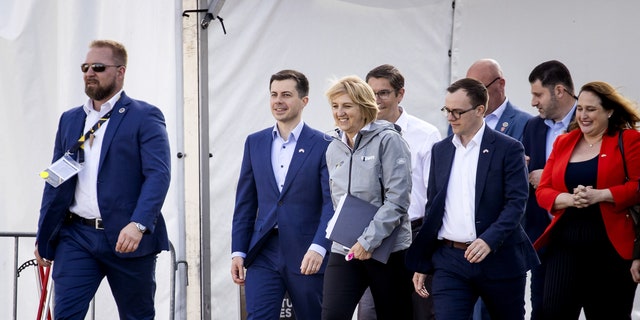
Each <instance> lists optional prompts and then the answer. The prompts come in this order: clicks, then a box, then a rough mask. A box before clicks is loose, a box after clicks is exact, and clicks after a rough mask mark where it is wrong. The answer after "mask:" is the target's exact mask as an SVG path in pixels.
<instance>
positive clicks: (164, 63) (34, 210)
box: [0, 0, 183, 319]
mask: <svg viewBox="0 0 640 320" xmlns="http://www.w3.org/2000/svg"><path fill="white" fill-rule="evenodd" d="M180 8H181V2H180V1H174V0H136V1H128V0H109V1H99V0H93V1H85V0H65V1H47V0H0V105H1V107H0V110H1V111H2V113H3V115H2V116H1V117H0V128H2V129H0V130H2V131H1V132H2V134H0V148H2V150H4V151H2V152H0V167H1V168H2V169H0V170H2V173H1V174H0V176H1V177H2V180H3V181H4V182H3V183H2V184H0V231H2V232H35V231H36V226H37V221H38V213H39V208H40V199H41V194H42V188H43V186H44V182H43V181H42V179H41V178H40V177H39V176H38V173H39V172H40V171H41V170H42V169H44V168H46V167H47V166H48V164H49V163H50V162H51V154H52V151H53V142H54V136H55V131H56V128H57V124H58V119H59V116H60V114H61V113H62V112H63V111H65V110H67V109H69V108H71V107H74V106H78V105H81V104H83V103H84V102H85V100H86V99H87V98H86V96H85V95H84V85H83V82H82V73H81V72H80V64H81V63H82V62H83V61H84V59H85V55H86V53H87V51H88V45H89V42H90V41H91V40H93V39H98V38H99V39H103V38H109V39H115V40H118V41H120V42H122V43H124V45H125V46H126V47H127V49H128V53H129V66H128V68H127V73H126V76H125V91H126V92H127V94H129V95H130V96H131V97H134V98H136V99H141V100H146V101H148V102H150V103H152V104H154V105H156V106H158V107H159V108H160V109H162V111H163V112H164V115H165V117H166V120H167V128H168V131H169V138H170V143H171V148H172V154H175V153H176V152H177V150H178V149H177V148H178V146H179V142H180V141H182V134H181V130H180V131H179V130H178V126H179V125H180V124H178V123H176V119H177V118H178V114H179V113H181V111H180V110H181V104H182V97H181V88H182V84H181V82H179V79H180V77H179V71H180V69H181V68H182V64H181V53H180V52H181V50H182V47H181V43H182V40H181V34H180V33H179V31H180V29H179V28H176V26H181V19H182V17H181V15H180V12H181V11H180ZM172 162H173V164H172V166H173V168H172V171H173V183H172V186H171V190H170V193H169V196H168V198H167V202H166V203H165V206H164V216H165V218H166V220H167V225H168V226H169V233H170V239H171V241H172V242H173V244H174V245H175V246H176V247H179V245H180V244H181V241H180V240H181V238H183V237H181V236H180V235H179V230H181V228H180V227H179V215H178V212H179V207H180V205H179V203H178V202H177V201H176V199H177V197H178V196H179V194H178V192H177V190H178V187H179V184H176V182H179V181H180V178H179V174H177V172H178V171H179V167H178V161H177V160H176V159H175V158H173V159H172ZM123 165H126V164H123ZM33 241H34V240H33V239H26V240H23V241H22V242H21V246H20V255H19V264H21V263H23V262H25V261H27V260H29V259H32V258H33V249H34V245H33V244H34V242H33ZM0 252H2V253H1V254H0V270H1V271H0V288H1V289H0V318H2V319H11V316H12V310H13V306H12V304H11V303H12V300H11V298H12V292H13V291H12V289H13V285H12V278H11V277H12V276H13V272H12V269H13V260H12V259H13V241H12V240H11V239H5V238H0ZM169 261H170V259H169V253H163V254H162V255H161V256H160V258H159V260H158V274H157V277H158V291H157V294H156V297H157V302H158V303H157V312H158V319H168V311H169V303H168V301H169V300H168V297H169V270H170V262H169ZM32 269H33V268H30V269H29V270H27V271H28V272H27V271H25V273H24V274H23V275H21V277H20V278H19V280H18V301H19V303H18V319H33V318H35V314H36V310H37V299H36V298H37V297H36V291H35V289H36V284H35V276H34V273H33V271H32ZM96 313H97V316H96V319H114V317H117V316H115V314H117V313H116V311H115V304H114V303H113V299H112V298H111V295H110V292H109V290H108V286H106V281H105V282H103V286H102V287H101V289H100V293H99V294H98V296H97V303H96Z"/></svg>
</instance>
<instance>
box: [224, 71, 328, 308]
mask: <svg viewBox="0 0 640 320" xmlns="http://www.w3.org/2000/svg"><path fill="white" fill-rule="evenodd" d="M270 92H271V101H270V104H271V113H272V114H273V117H274V118H275V119H276V124H275V126H273V127H270V128H267V129H264V130H262V131H259V132H256V133H253V134H251V135H249V137H247V140H246V142H245V149H244V157H243V159H242V167H241V169H240V178H239V179H238V189H237V193H236V206H235V211H234V214H233V230H232V242H231V251H232V263H231V275H232V278H233V281H234V282H235V283H237V284H239V285H245V294H246V302H247V303H246V306H247V314H248V319H279V318H280V307H281V304H282V298H283V296H284V294H285V291H287V292H288V293H289V296H290V298H291V302H292V304H293V309H294V312H295V314H296V316H297V317H298V318H300V319H320V314H321V305H322V283H323V276H324V269H325V267H326V262H327V258H328V255H327V254H326V253H327V250H328V249H329V248H330V246H331V242H330V241H329V240H328V239H326V238H325V233H326V231H325V230H326V227H327V222H328V221H329V219H330V218H331V216H332V215H333V204H332V202H331V195H330V191H329V175H328V171H327V163H326V159H325V152H326V150H327V146H328V145H329V139H325V137H324V134H323V133H322V132H319V131H317V130H314V129H312V128H310V127H309V126H307V125H306V124H305V123H304V122H303V121H302V110H303V109H304V107H305V106H306V105H307V102H308V101H309V97H308V95H309V82H308V80H307V78H306V77H305V76H304V75H303V74H302V73H300V72H297V71H294V70H282V71H280V72H278V73H276V74H274V75H272V76H271V80H270ZM244 268H246V277H245V269H244Z"/></svg>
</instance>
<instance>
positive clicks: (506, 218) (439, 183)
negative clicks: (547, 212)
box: [406, 126, 539, 279]
mask: <svg viewBox="0 0 640 320" xmlns="http://www.w3.org/2000/svg"><path fill="white" fill-rule="evenodd" d="M452 140H453V136H449V137H448V138H446V139H444V140H442V141H440V142H438V143H436V144H435V145H434V146H433V150H432V154H433V155H434V156H433V157H431V170H430V171H429V187H428V191H427V194H428V201H427V205H426V209H425V210H426V211H425V220H424V223H423V225H422V229H421V230H420V232H419V233H418V235H417V236H416V239H415V240H414V242H413V243H412V244H411V247H409V251H408V252H407V259H406V260H407V267H408V268H409V269H410V270H412V271H415V272H420V273H428V274H430V273H433V269H434V266H433V264H432V262H431V257H432V255H433V254H434V252H435V251H436V250H437V249H438V248H439V247H440V246H441V241H440V240H438V231H439V230H440V228H441V227H442V219H443V217H444V210H445V198H446V196H447V188H448V185H449V176H450V173H451V166H452V164H453V158H454V156H455V152H456V148H455V146H454V145H453V143H452ZM469 165H477V166H478V169H477V174H476V196H475V200H476V202H475V210H476V211H475V223H476V234H477V235H478V238H481V239H482V240H484V241H485V242H486V243H487V244H488V245H489V247H490V248H491V253H490V254H489V255H488V256H487V257H486V259H485V260H484V261H482V262H480V266H481V267H482V270H483V273H484V274H485V275H486V276H487V277H488V278H492V279H499V278H510V277H514V276H517V275H521V274H522V273H524V272H526V271H527V270H529V269H530V268H531V267H533V266H535V265H537V264H538V263H539V261H538V257H537V255H536V253H535V251H534V249H533V246H532V245H531V241H529V238H528V237H527V235H526V234H525V232H524V230H523V229H522V226H521V225H520V222H521V219H522V216H523V215H524V207H525V204H526V201H527V184H528V183H527V172H526V168H525V162H524V149H523V147H522V144H521V143H520V142H518V141H517V140H515V139H513V138H511V137H508V136H506V135H503V134H500V133H497V132H496V131H494V130H489V128H488V127H486V126H485V132H484V136H483V138H482V143H481V145H480V154H479V158H478V163H477V164H469Z"/></svg>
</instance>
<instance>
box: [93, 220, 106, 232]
mask: <svg viewBox="0 0 640 320" xmlns="http://www.w3.org/2000/svg"><path fill="white" fill-rule="evenodd" d="M95 221H96V229H97V230H104V226H103V225H102V219H101V218H96V219H95Z"/></svg>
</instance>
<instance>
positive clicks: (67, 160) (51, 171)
mask: <svg viewBox="0 0 640 320" xmlns="http://www.w3.org/2000/svg"><path fill="white" fill-rule="evenodd" d="M80 170H82V164H81V163H79V162H78V161H76V160H74V159H73V158H71V156H70V155H69V154H65V155H64V156H62V158H60V159H58V160H57V161H56V162H54V163H52V164H51V165H50V166H49V167H48V168H46V169H44V171H42V172H40V177H42V178H43V179H45V181H46V182H47V183H48V184H50V185H51V186H53V187H54V188H57V187H58V186H59V185H61V184H62V183H64V182H65V181H67V180H69V179H70V178H71V177H73V176H75V175H76V174H78V172H80Z"/></svg>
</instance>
